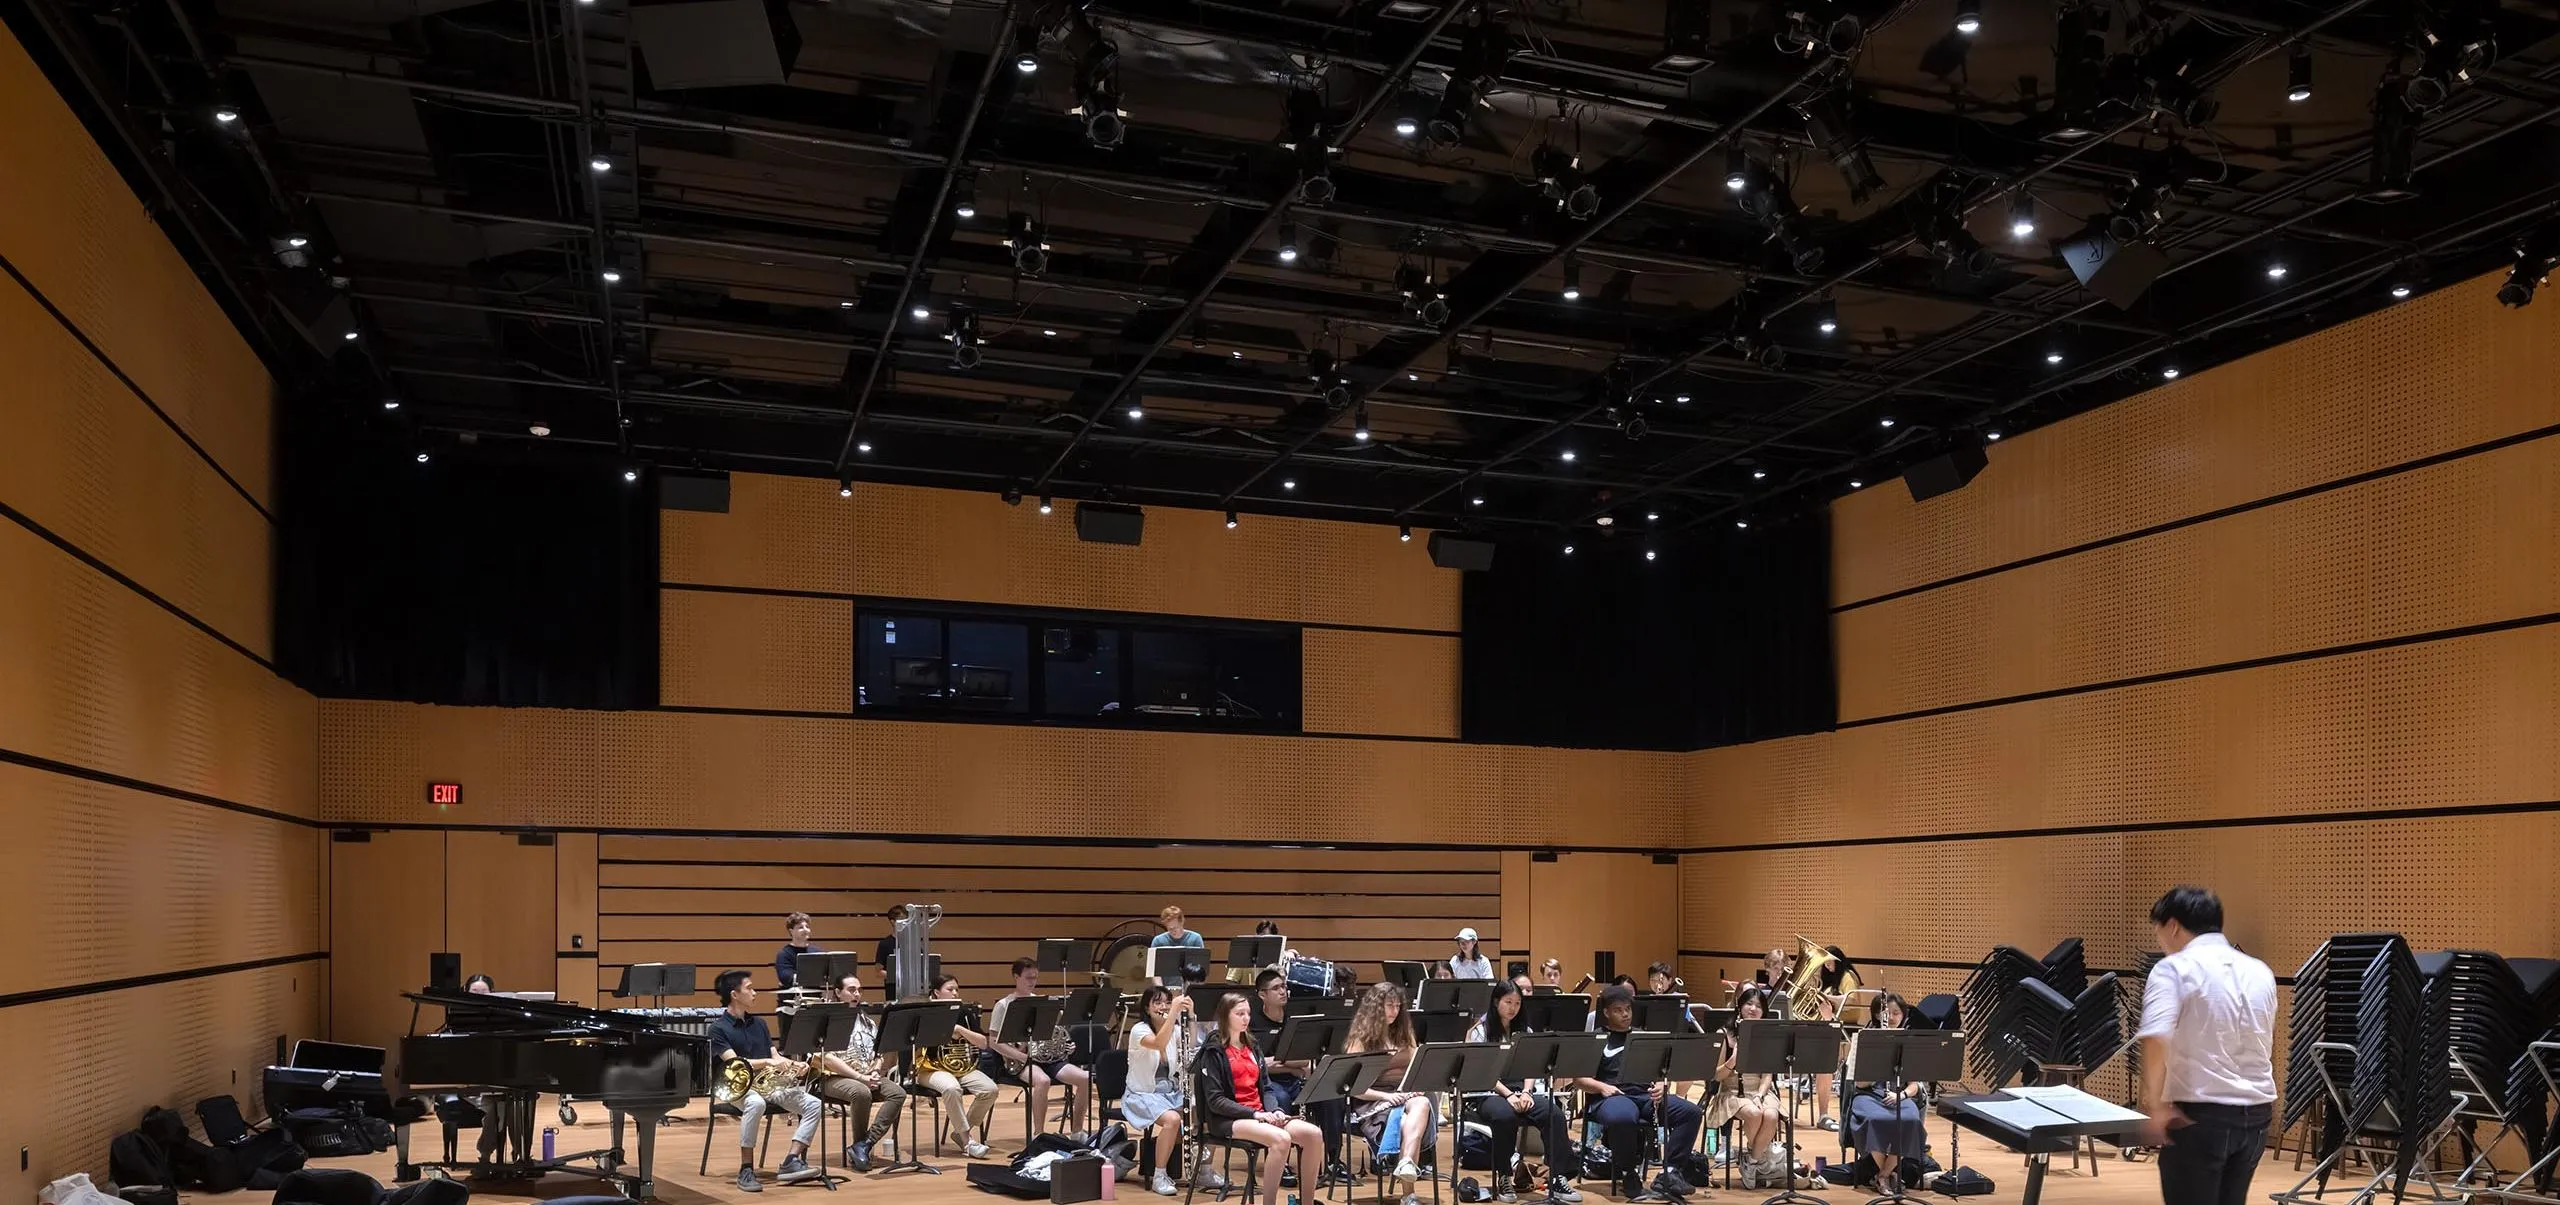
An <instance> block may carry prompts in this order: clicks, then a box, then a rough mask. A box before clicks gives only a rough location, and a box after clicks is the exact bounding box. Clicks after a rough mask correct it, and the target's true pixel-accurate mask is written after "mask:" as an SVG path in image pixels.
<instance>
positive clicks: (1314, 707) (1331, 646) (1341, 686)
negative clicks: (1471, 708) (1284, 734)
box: [1301, 628, 1458, 740]
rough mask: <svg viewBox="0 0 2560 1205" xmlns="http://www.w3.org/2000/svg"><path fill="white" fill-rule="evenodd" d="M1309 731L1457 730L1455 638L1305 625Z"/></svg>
mask: <svg viewBox="0 0 2560 1205" xmlns="http://www.w3.org/2000/svg"><path fill="white" fill-rule="evenodd" d="M1301 643H1302V644H1303V646H1304V652H1305V669H1304V676H1303V677H1302V678H1301V683H1302V685H1301V693H1302V695H1303V697H1304V700H1305V702H1304V706H1305V712H1304V713H1303V714H1304V716H1305V721H1304V723H1305V727H1306V730H1307V731H1309V732H1358V733H1368V734H1373V735H1381V736H1429V737H1440V738H1444V739H1449V740H1455V739H1457V736H1458V638H1457V637H1455V636H1417V635H1413V634H1410V633H1404V632H1362V631H1350V630H1345V629H1340V628H1307V629H1305V630H1304V635H1303V639H1302V642H1301Z"/></svg>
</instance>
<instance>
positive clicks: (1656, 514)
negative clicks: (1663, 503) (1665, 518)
mask: <svg viewBox="0 0 2560 1205" xmlns="http://www.w3.org/2000/svg"><path fill="white" fill-rule="evenodd" d="M1644 521H1645V522H1647V523H1659V522H1661V521H1662V512H1661V511H1658V510H1649V511H1646V512H1644Z"/></svg>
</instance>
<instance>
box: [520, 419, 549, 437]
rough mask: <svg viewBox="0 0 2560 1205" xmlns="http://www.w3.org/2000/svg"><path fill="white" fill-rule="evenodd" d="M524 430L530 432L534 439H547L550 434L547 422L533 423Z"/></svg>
mask: <svg viewBox="0 0 2560 1205" xmlns="http://www.w3.org/2000/svg"><path fill="white" fill-rule="evenodd" d="M525 430H527V431H530V432H532V433H533V437H534V438H535V439H548V438H550V436H551V425H550V424H549V423H535V424H534V425H532V426H530V427H527V428H525Z"/></svg>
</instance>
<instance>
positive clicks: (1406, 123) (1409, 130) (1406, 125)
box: [1396, 117, 1422, 138]
mask: <svg viewBox="0 0 2560 1205" xmlns="http://www.w3.org/2000/svg"><path fill="white" fill-rule="evenodd" d="M1421 132H1422V123H1421V122H1418V121H1415V120H1414V119H1412V118H1410V117H1399V118H1397V119H1396V137H1398V138H1411V137H1413V136H1414V135H1416V134H1419V133H1421Z"/></svg>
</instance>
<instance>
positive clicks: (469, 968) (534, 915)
mask: <svg viewBox="0 0 2560 1205" xmlns="http://www.w3.org/2000/svg"><path fill="white" fill-rule="evenodd" d="M445 836H446V844H445V861H444V873H445V890H444V909H445V913H444V927H445V942H446V944H445V945H444V947H443V948H444V949H448V950H452V951H454V952H456V953H458V954H460V955H462V966H463V972H462V973H463V974H465V975H470V974H475V973H476V974H482V975H487V976H489V977H490V978H492V979H495V980H497V981H498V987H499V989H500V990H502V991H530V992H543V991H551V990H553V988H552V984H553V982H555V980H556V979H557V971H558V967H557V965H556V960H555V959H554V958H553V956H552V946H551V940H552V930H553V926H554V920H555V918H554V916H553V909H554V908H556V907H557V906H558V903H559V897H558V893H557V890H556V880H557V867H556V865H555V863H556V855H555V854H554V852H553V847H551V846H548V845H526V844H524V843H523V842H521V841H518V840H517V839H516V835H515V834H513V833H486V832H453V833H447V834H445ZM415 965H416V966H418V967H424V966H425V965H426V964H425V963H424V962H419V963H416V964H415ZM420 973H423V972H420Z"/></svg>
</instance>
